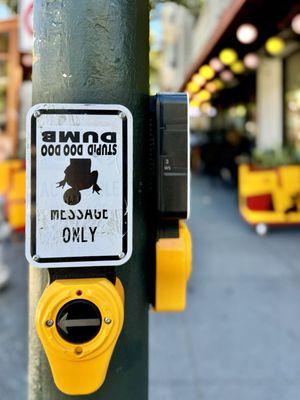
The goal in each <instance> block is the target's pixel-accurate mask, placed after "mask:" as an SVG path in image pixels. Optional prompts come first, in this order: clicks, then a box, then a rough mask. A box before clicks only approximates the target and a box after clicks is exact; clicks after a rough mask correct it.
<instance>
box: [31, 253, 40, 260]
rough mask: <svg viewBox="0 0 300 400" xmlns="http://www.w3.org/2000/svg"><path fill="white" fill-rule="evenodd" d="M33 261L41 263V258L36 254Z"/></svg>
mask: <svg viewBox="0 0 300 400" xmlns="http://www.w3.org/2000/svg"><path fill="white" fill-rule="evenodd" d="M32 259H33V261H39V259H40V257H39V256H38V255H37V254H35V255H34V256H33V257H32Z"/></svg>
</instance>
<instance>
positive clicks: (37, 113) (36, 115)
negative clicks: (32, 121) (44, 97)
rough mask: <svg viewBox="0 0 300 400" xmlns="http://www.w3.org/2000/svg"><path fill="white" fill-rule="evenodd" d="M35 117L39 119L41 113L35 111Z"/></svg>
mask: <svg viewBox="0 0 300 400" xmlns="http://www.w3.org/2000/svg"><path fill="white" fill-rule="evenodd" d="M33 115H34V116H35V118H38V117H40V116H41V113H40V111H35V112H34V114H33Z"/></svg>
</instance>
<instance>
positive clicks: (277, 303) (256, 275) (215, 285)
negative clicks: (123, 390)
mask: <svg viewBox="0 0 300 400" xmlns="http://www.w3.org/2000/svg"><path fill="white" fill-rule="evenodd" d="M235 198H236V196H235V193H234V192H230V190H226V189H225V188H224V187H223V186H222V184H220V183H213V182H211V181H208V180H206V179H198V180H194V182H193V194H192V215H191V219H190V227H191V230H192V234H193V242H194V272H193V276H192V280H191V282H190V286H189V301H188V303H189V304H188V309H187V311H186V312H185V313H184V314H182V315H170V314H165V315H152V317H151V346H150V348H151V352H150V354H151V368H150V373H151V396H150V399H151V400H181V399H186V400H199V399H201V400H216V399H218V400H240V399H241V400H296V399H299V398H300V378H299V377H300V231H299V230H296V231H295V230H294V231H291V230H278V231H274V232H272V233H271V234H270V235H269V236H268V237H266V238H259V237H257V236H256V235H255V234H254V233H253V231H252V230H251V229H250V228H249V227H248V226H247V225H245V224H244V222H243V221H241V220H240V218H239V216H238V213H237V209H236V207H235V206H234V204H235V202H236V200H235Z"/></svg>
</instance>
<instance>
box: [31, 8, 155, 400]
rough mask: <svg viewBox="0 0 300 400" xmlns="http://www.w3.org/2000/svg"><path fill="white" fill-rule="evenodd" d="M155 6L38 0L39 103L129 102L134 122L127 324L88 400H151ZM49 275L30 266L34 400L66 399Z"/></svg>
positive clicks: (124, 273)
mask: <svg viewBox="0 0 300 400" xmlns="http://www.w3.org/2000/svg"><path fill="white" fill-rule="evenodd" d="M148 29H149V6H148V2H147V1H141V0H126V1H124V0H85V1H82V0H35V1H34V31H35V45H34V67H33V104H37V103H77V104H80V103H83V104H86V103H90V104H121V105H124V106H126V107H127V108H129V110H130V111H131V112H132V114H133V120H134V139H133V140H134V182H133V198H134V203H133V210H134V212H133V256H132V258H131V260H130V261H129V262H128V263H127V264H126V265H123V266H121V267H116V274H117V276H118V277H119V278H120V279H121V281H122V283H123V285H124V288H125V295H126V302H125V324H124V328H123V331H122V334H121V336H120V339H119V341H118V344H117V347H116V349H115V351H114V354H113V358H112V361H111V364H110V366H109V371H108V375H107V379H106V381H105V383H104V385H103V386H102V388H101V389H100V390H99V391H98V392H97V393H95V394H93V395H89V396H78V397H77V396H76V397H73V398H80V399H91V400H92V399H97V400H102V399H103V400H111V399H113V400H127V399H129V398H130V399H131V400H146V399H148V307H149V306H148V304H149V298H148V285H149V283H148V273H147V271H149V270H150V268H151V261H152V260H153V251H154V246H153V245H152V243H153V236H154V235H153V234H154V232H153V227H152V226H153V225H152V224H151V219H152V218H151V213H149V212H147V210H148V209H149V207H148V205H147V201H149V200H147V199H148V196H147V176H148V171H147V170H148V166H147V163H146V160H147V154H148V149H147V147H148V139H147V133H148V129H149V128H148V117H147V116H148V81H149V79H148V70H149V65H148V41H149V39H148V38H149V32H148ZM47 283H48V271H47V270H40V269H36V268H32V267H30V302H29V307H30V309H29V400H63V399H69V398H70V396H66V395H63V394H62V393H60V392H59V391H58V389H57V388H56V387H55V385H54V382H53V378H52V374H51V372H50V369H49V365H48V361H47V359H46V356H45V354H44V350H43V348H42V346H41V344H40V342H39V339H38V337H37V334H36V329H35V324H34V317H35V310H36V306H37V303H38V301H39V299H40V297H41V295H42V292H43V291H44V289H45V287H46V285H47Z"/></svg>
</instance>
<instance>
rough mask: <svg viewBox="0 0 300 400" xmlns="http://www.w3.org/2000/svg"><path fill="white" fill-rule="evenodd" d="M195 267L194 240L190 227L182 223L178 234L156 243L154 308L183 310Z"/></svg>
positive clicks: (157, 309)
mask: <svg viewBox="0 0 300 400" xmlns="http://www.w3.org/2000/svg"><path fill="white" fill-rule="evenodd" d="M191 271H192V241H191V235H190V232H189V229H188V227H187V226H186V224H185V223H184V222H180V224H179V237H178V238H172V239H171V238H167V239H165V238H163V239H159V241H158V242H157V243H156V283H155V286H156V287H155V306H154V309H155V311H182V310H184V309H185V306H186V288H187V282H188V280H189V277H190V275H191Z"/></svg>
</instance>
